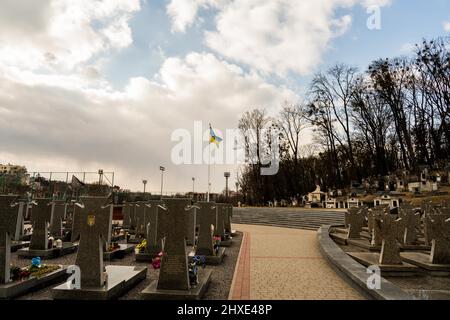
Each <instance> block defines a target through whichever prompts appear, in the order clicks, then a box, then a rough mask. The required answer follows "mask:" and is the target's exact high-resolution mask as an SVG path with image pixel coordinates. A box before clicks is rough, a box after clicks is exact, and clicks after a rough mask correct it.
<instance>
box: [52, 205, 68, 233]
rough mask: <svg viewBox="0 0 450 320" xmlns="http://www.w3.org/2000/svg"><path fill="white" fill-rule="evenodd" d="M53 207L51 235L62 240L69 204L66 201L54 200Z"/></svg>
mask: <svg viewBox="0 0 450 320" xmlns="http://www.w3.org/2000/svg"><path fill="white" fill-rule="evenodd" d="M51 206H52V215H51V217H52V221H51V222H50V234H51V235H52V236H54V237H55V238H57V239H60V238H61V237H62V229H63V220H64V219H65V218H66V208H67V203H66V201H64V200H53V201H52V204H51Z"/></svg>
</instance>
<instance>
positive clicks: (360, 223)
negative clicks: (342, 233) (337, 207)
mask: <svg viewBox="0 0 450 320" xmlns="http://www.w3.org/2000/svg"><path fill="white" fill-rule="evenodd" d="M346 218H347V221H346V222H347V223H348V234H347V239H359V238H361V231H362V228H363V227H364V224H365V210H364V211H349V212H348V214H347V215H346Z"/></svg>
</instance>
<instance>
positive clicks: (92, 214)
mask: <svg viewBox="0 0 450 320" xmlns="http://www.w3.org/2000/svg"><path fill="white" fill-rule="evenodd" d="M80 201H81V204H82V207H79V206H77V207H76V208H75V214H74V222H73V233H72V237H73V238H72V241H75V240H77V239H78V238H79V239H80V245H79V248H78V253H77V258H76V262H75V264H76V265H77V266H78V267H79V268H80V270H81V287H82V288H90V287H94V288H98V287H102V286H103V285H104V283H105V277H104V271H105V268H104V265H103V246H104V244H105V243H109V242H110V239H111V228H112V226H111V225H112V214H113V210H112V208H113V206H112V204H111V201H110V198H107V197H80Z"/></svg>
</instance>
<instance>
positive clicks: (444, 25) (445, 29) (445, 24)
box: [442, 21, 450, 32]
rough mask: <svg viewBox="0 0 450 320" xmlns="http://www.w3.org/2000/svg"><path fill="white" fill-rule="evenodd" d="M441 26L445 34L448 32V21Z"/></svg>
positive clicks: (449, 30)
mask: <svg viewBox="0 0 450 320" xmlns="http://www.w3.org/2000/svg"><path fill="white" fill-rule="evenodd" d="M442 26H443V27H444V31H445V32H450V21H445V22H444V23H443V24H442Z"/></svg>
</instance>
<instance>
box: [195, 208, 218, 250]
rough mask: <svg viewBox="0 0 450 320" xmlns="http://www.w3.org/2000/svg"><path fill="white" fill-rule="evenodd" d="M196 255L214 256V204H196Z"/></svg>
mask: <svg viewBox="0 0 450 320" xmlns="http://www.w3.org/2000/svg"><path fill="white" fill-rule="evenodd" d="M195 206H197V207H198V208H199V209H197V225H198V228H199V230H198V244H197V250H196V253H197V254H198V255H205V256H214V255H215V252H214V239H213V235H214V227H215V224H216V204H215V203H214V202H197V203H196V204H195Z"/></svg>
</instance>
